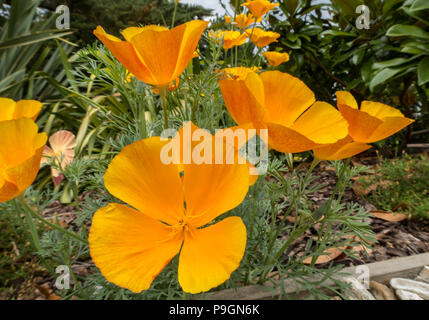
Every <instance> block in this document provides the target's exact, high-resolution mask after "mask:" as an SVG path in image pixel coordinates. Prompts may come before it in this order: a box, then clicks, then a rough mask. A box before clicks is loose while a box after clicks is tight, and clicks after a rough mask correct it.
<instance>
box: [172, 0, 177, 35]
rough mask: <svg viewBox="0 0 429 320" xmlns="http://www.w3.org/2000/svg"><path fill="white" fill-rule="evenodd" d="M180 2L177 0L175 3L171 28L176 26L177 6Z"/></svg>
mask: <svg viewBox="0 0 429 320" xmlns="http://www.w3.org/2000/svg"><path fill="white" fill-rule="evenodd" d="M178 4H179V1H178V0H175V5H174V12H173V19H172V21H171V29H173V28H174V23H175V22H176V13H177V6H178Z"/></svg>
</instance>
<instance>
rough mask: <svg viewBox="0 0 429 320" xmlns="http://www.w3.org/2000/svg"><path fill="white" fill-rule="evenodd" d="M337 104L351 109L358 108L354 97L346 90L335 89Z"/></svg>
mask: <svg viewBox="0 0 429 320" xmlns="http://www.w3.org/2000/svg"><path fill="white" fill-rule="evenodd" d="M337 105H338V106H339V105H343V106H348V107H350V108H353V109H359V106H358V103H357V101H356V99H355V98H354V97H353V95H352V94H351V93H350V92H348V91H337Z"/></svg>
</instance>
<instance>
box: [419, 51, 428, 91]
mask: <svg viewBox="0 0 429 320" xmlns="http://www.w3.org/2000/svg"><path fill="white" fill-rule="evenodd" d="M417 76H418V84H419V86H422V85H424V84H426V83H428V82H429V57H426V58H424V59H423V60H422V61H420V63H419V66H418V68H417Z"/></svg>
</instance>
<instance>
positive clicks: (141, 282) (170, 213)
mask: <svg viewBox="0 0 429 320" xmlns="http://www.w3.org/2000/svg"><path fill="white" fill-rule="evenodd" d="M168 143H170V141H162V140H161V139H160V138H159V137H153V138H148V139H144V140H141V141H138V142H135V143H133V144H131V145H129V146H127V147H125V148H124V149H123V150H122V151H121V152H120V153H119V154H118V155H117V156H116V157H115V158H114V159H113V161H112V163H111V164H110V166H109V168H108V170H107V172H106V175H105V177H104V182H105V185H106V188H107V189H108V190H109V192H110V193H111V194H112V195H114V196H116V197H117V198H119V199H121V200H122V201H124V202H125V203H127V204H129V205H130V206H132V207H133V208H131V207H128V206H125V205H122V204H109V205H108V206H107V207H105V208H102V209H100V210H99V211H97V212H96V214H95V215H94V218H93V222H92V226H91V230H90V234H89V247H90V253H91V256H92V258H93V261H94V263H95V265H96V266H97V267H98V268H99V269H100V270H101V273H102V274H103V275H104V276H105V277H106V279H107V280H109V281H111V282H113V283H115V284H117V285H119V286H121V287H124V288H127V289H129V290H131V291H133V292H141V291H142V290H146V289H148V288H149V287H150V285H151V283H152V281H153V280H154V278H155V277H156V276H157V275H158V274H159V273H160V272H161V271H162V269H163V268H164V267H165V266H166V265H167V264H168V263H169V261H170V260H171V259H172V258H173V257H175V256H176V255H177V254H179V268H178V278H179V283H180V285H181V286H182V289H183V290H184V291H185V292H189V293H200V292H203V291H208V290H210V289H212V288H214V287H216V286H218V285H220V284H222V283H223V282H225V281H226V280H227V279H228V278H229V277H230V275H231V273H232V272H233V271H234V270H235V269H236V268H237V267H238V266H239V264H240V261H241V259H242V257H243V255H244V250H245V247H246V237H247V236H246V227H245V225H244V224H243V222H242V220H241V219H240V218H239V217H228V218H226V219H224V220H222V221H220V222H218V223H215V224H210V223H212V221H213V220H214V219H215V218H217V217H218V216H220V215H221V214H223V213H225V212H227V211H229V210H231V209H233V208H235V207H236V206H238V205H239V204H240V203H241V202H242V201H243V199H244V197H245V196H246V194H247V191H248V188H249V169H248V166H247V165H246V164H244V165H242V164H238V163H234V164H211V165H208V164H194V163H191V164H184V165H183V173H182V175H180V174H179V168H178V166H177V165H176V164H175V163H170V164H164V163H163V162H162V161H161V157H160V155H161V154H162V152H163V149H164V147H165V146H166V145H167V144H168ZM208 224H210V225H208Z"/></svg>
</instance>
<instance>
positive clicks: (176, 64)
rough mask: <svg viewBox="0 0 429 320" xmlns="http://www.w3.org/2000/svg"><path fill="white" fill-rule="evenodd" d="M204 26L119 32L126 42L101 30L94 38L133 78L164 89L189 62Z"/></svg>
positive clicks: (198, 23) (194, 23)
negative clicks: (102, 44)
mask: <svg viewBox="0 0 429 320" xmlns="http://www.w3.org/2000/svg"><path fill="white" fill-rule="evenodd" d="M207 24H208V22H205V21H201V20H193V21H190V22H187V23H185V24H182V25H180V26H177V27H175V28H173V29H171V30H169V29H167V28H165V27H160V26H146V27H142V28H137V27H130V28H127V29H125V30H123V31H122V35H123V37H124V38H125V41H122V40H121V39H119V38H117V37H114V36H112V35H110V34H107V33H106V32H105V31H104V29H103V28H102V27H101V26H98V27H97V28H96V29H95V30H94V34H95V35H96V36H97V38H98V39H99V40H100V41H101V42H103V43H104V45H105V46H106V47H107V48H108V49H109V50H110V51H111V52H112V53H113V55H114V56H115V57H116V58H117V59H118V60H119V62H120V63H121V64H122V65H123V66H124V67H125V68H126V69H127V70H129V71H130V72H131V73H132V74H133V75H134V76H135V77H136V78H138V79H140V80H141V81H143V82H145V83H148V84H151V85H154V86H156V87H159V88H166V87H168V85H169V84H170V83H171V82H173V81H174V80H176V79H177V78H178V77H179V76H180V75H181V74H182V72H183V71H184V70H185V68H186V66H187V65H188V63H189V62H190V61H191V60H192V56H193V54H194V52H195V49H196V48H197V45H198V42H199V40H200V37H201V35H202V33H203V32H204V30H205V29H206V27H207Z"/></svg>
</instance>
